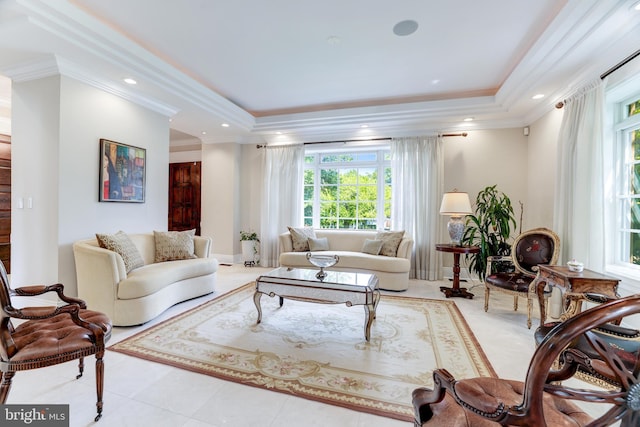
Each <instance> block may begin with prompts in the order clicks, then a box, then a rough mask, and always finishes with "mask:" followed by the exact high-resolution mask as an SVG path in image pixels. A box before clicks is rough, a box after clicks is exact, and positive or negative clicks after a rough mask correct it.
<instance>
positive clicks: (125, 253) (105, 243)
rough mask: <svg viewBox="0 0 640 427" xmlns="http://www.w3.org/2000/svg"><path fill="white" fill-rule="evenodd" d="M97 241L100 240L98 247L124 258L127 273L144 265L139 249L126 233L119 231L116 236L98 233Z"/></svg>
mask: <svg viewBox="0 0 640 427" xmlns="http://www.w3.org/2000/svg"><path fill="white" fill-rule="evenodd" d="M96 239H98V245H100V247H101V248H104V249H109V250H110V251H114V252H116V253H117V254H119V255H120V256H121V257H122V260H123V261H124V267H125V269H126V270H127V273H129V272H131V270H133V269H134V268H138V267H142V266H143V265H144V260H143V259H142V255H140V252H139V251H138V248H136V245H134V244H133V242H132V241H131V239H130V238H129V236H127V234H126V233H125V232H124V231H118V232H117V233H116V234H98V233H96Z"/></svg>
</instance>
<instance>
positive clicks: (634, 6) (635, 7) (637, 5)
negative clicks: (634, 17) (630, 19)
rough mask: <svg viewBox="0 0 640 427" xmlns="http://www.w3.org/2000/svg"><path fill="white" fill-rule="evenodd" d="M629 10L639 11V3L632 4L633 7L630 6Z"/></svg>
mask: <svg viewBox="0 0 640 427" xmlns="http://www.w3.org/2000/svg"><path fill="white" fill-rule="evenodd" d="M631 8H632V9H633V10H637V11H640V1H638V2H635V3H634V4H633V6H631Z"/></svg>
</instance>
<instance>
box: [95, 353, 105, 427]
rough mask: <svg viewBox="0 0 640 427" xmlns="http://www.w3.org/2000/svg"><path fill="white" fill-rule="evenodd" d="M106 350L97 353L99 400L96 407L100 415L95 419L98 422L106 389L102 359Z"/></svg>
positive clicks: (97, 391)
mask: <svg viewBox="0 0 640 427" xmlns="http://www.w3.org/2000/svg"><path fill="white" fill-rule="evenodd" d="M103 356H104V351H101V352H98V353H96V393H97V395H98V400H97V402H96V408H97V410H98V415H96V418H95V421H96V422H98V420H100V418H101V417H102V393H103V391H104V361H103V360H102V358H103Z"/></svg>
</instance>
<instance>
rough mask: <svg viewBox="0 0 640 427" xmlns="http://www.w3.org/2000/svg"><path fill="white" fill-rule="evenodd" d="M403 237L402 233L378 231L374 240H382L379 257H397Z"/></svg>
mask: <svg viewBox="0 0 640 427" xmlns="http://www.w3.org/2000/svg"><path fill="white" fill-rule="evenodd" d="M403 236H404V230H403V231H378V234H376V240H382V248H380V255H384V256H393V257H394V256H396V255H398V246H400V242H401V241H402V237H403Z"/></svg>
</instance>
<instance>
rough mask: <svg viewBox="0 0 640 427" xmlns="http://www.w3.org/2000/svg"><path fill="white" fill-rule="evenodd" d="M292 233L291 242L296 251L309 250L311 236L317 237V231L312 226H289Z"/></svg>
mask: <svg viewBox="0 0 640 427" xmlns="http://www.w3.org/2000/svg"><path fill="white" fill-rule="evenodd" d="M287 228H288V229H289V233H291V242H292V243H293V251H294V252H307V251H308V250H309V237H312V238H314V239H315V238H316V232H315V231H313V228H311V227H301V228H294V227H287Z"/></svg>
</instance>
